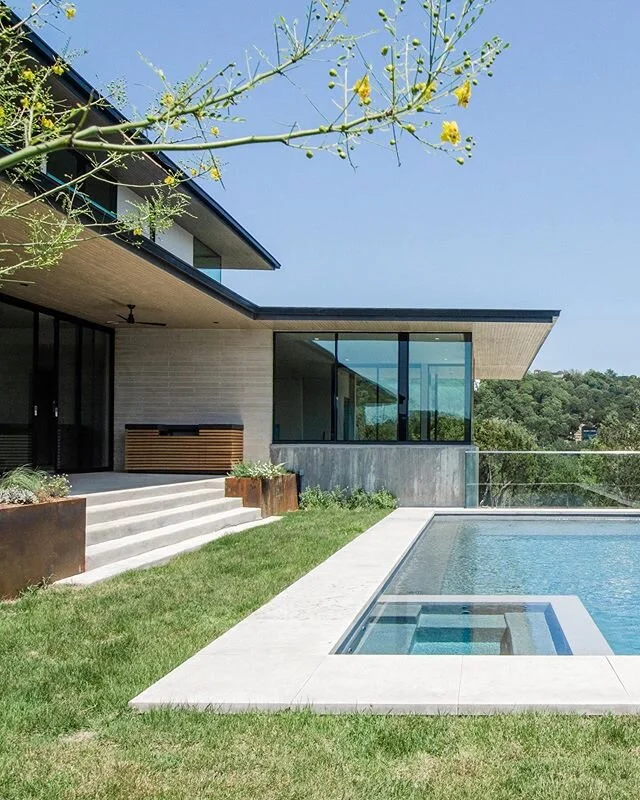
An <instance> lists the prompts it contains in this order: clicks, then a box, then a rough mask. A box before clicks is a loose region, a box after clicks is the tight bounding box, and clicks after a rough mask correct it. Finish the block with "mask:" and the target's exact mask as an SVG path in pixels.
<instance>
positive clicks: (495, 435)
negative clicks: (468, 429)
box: [473, 418, 538, 506]
mask: <svg viewBox="0 0 640 800" xmlns="http://www.w3.org/2000/svg"><path fill="white" fill-rule="evenodd" d="M473 438H474V441H475V443H476V444H477V446H478V448H479V449H480V450H481V451H485V453H484V454H482V453H481V454H480V456H479V462H478V484H479V490H478V500H479V503H480V505H488V506H501V505H509V504H510V503H509V502H507V501H508V500H511V501H513V498H515V497H516V496H518V495H519V494H521V493H522V491H527V490H528V488H529V487H530V485H531V484H533V483H535V482H536V480H537V477H538V463H537V461H536V456H535V455H531V454H529V453H523V454H522V455H519V454H516V453H512V452H498V453H496V452H491V451H514V450H515V451H518V450H537V449H538V443H537V442H536V439H535V437H534V436H533V435H532V434H531V433H530V432H529V431H528V430H527V429H526V428H525V427H524V426H523V425H520V424H519V423H518V422H514V421H513V420H509V419H499V418H490V419H481V420H478V421H477V422H476V424H475V425H474V437H473Z"/></svg>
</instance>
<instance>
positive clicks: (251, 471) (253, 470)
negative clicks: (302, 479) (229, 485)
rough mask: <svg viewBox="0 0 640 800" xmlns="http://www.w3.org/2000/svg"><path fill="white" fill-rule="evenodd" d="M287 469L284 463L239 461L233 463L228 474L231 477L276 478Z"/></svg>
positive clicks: (285, 472)
mask: <svg viewBox="0 0 640 800" xmlns="http://www.w3.org/2000/svg"><path fill="white" fill-rule="evenodd" d="M288 472H289V470H288V469H287V468H286V467H285V465H284V464H272V463H271V462H270V461H239V462H238V463H237V464H234V465H233V468H232V470H231V472H230V473H229V475H230V476H231V477H232V478H277V477H278V475H286V474H287V473H288Z"/></svg>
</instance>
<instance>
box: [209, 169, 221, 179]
mask: <svg viewBox="0 0 640 800" xmlns="http://www.w3.org/2000/svg"><path fill="white" fill-rule="evenodd" d="M209 175H210V176H211V178H213V180H214V181H219V180H220V179H221V178H222V175H221V174H220V170H219V169H218V167H211V169H210V170H209Z"/></svg>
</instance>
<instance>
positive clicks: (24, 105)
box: [20, 97, 31, 108]
mask: <svg viewBox="0 0 640 800" xmlns="http://www.w3.org/2000/svg"><path fill="white" fill-rule="evenodd" d="M20 105H21V106H22V108H29V106H30V105H31V101H30V100H29V98H28V97H23V98H22V99H21V100H20Z"/></svg>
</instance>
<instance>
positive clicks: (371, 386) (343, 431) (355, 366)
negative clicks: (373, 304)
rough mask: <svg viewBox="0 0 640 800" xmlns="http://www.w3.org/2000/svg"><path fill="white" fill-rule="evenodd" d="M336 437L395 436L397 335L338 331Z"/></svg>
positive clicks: (392, 438)
mask: <svg viewBox="0 0 640 800" xmlns="http://www.w3.org/2000/svg"><path fill="white" fill-rule="evenodd" d="M336 394H337V429H336V432H337V438H338V439H339V440H341V441H369V442H371V441H373V442H379V441H390V442H392V441H396V440H397V439H398V337H397V335H395V334H384V333H381V334H354V333H344V334H342V333H341V334H338V377H337V392H336Z"/></svg>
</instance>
